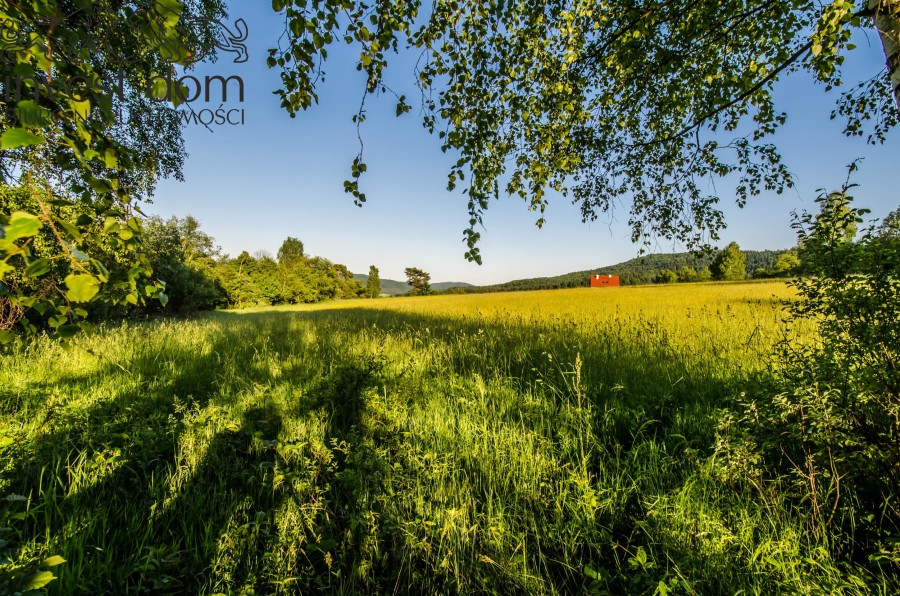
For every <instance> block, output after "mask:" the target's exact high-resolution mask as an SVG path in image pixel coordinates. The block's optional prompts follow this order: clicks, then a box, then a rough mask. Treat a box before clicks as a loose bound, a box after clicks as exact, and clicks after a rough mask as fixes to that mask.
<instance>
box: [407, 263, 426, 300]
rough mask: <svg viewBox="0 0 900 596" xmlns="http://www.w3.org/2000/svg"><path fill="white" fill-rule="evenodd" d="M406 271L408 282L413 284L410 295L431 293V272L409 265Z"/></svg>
mask: <svg viewBox="0 0 900 596" xmlns="http://www.w3.org/2000/svg"><path fill="white" fill-rule="evenodd" d="M404 273H405V274H406V279H407V280H408V281H407V283H408V284H409V285H410V286H412V289H411V290H410V291H409V293H410V295H412V296H426V295H428V294H430V293H431V285H429V283H428V282H430V281H431V276H430V275H429V274H427V273H425V272H424V271H422V270H421V269H418V268H416V267H407V268H406V269H405V270H404Z"/></svg>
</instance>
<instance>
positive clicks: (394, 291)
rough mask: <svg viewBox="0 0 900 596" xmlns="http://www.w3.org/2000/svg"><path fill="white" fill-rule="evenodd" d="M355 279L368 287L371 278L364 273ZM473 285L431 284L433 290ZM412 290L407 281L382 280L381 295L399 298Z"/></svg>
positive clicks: (450, 282)
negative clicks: (367, 283)
mask: <svg viewBox="0 0 900 596" xmlns="http://www.w3.org/2000/svg"><path fill="white" fill-rule="evenodd" d="M353 279H355V280H356V281H358V282H359V283H361V284H362V285H366V282H368V281H369V276H368V275H366V274H364V273H357V274H354V276H353ZM473 287H475V286H473V285H472V284H467V283H464V282H461V281H439V282H437V283H433V284H431V289H432V290H449V289H450V288H473ZM409 290H410V286H409V284H408V283H406V282H405V281H397V280H395V279H382V280H381V293H382V294H387V295H389V296H399V295H401V294H406V293H407V292H408V291H409Z"/></svg>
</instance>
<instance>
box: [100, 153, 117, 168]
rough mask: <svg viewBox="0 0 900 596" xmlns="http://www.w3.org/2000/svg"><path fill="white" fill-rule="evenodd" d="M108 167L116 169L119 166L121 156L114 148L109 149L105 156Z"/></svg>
mask: <svg viewBox="0 0 900 596" xmlns="http://www.w3.org/2000/svg"><path fill="white" fill-rule="evenodd" d="M103 159H104V161H105V162H106V167H107V168H112V169H116V168H118V167H119V158H118V157H117V156H116V152H115V150H114V149H107V150H106V153H105V154H104V156H103Z"/></svg>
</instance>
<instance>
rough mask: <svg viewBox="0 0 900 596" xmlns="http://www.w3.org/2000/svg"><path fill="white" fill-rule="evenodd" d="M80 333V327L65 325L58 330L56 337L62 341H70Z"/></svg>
mask: <svg viewBox="0 0 900 596" xmlns="http://www.w3.org/2000/svg"><path fill="white" fill-rule="evenodd" d="M80 331H81V327H79V326H78V325H63V326H62V327H60V328H59V329H57V330H56V335H58V336H59V337H60V338H62V339H68V338H70V337H74V336H76V335H78V333H79V332H80Z"/></svg>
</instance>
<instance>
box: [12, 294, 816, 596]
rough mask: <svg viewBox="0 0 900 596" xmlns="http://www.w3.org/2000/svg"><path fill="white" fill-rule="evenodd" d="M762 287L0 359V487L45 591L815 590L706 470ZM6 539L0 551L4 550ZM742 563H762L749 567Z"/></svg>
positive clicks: (274, 313)
mask: <svg viewBox="0 0 900 596" xmlns="http://www.w3.org/2000/svg"><path fill="white" fill-rule="evenodd" d="M789 296H790V291H789V290H788V288H787V287H786V286H785V285H784V284H783V283H779V282H769V283H753V284H684V285H676V286H668V287H662V286H659V287H639V288H616V289H599V290H588V289H584V290H561V291H552V292H530V293H510V294H491V295H463V296H438V297H426V298H417V299H383V300H377V301H362V300H361V301H348V302H342V303H336V304H327V305H316V306H309V307H293V308H276V309H261V310H255V311H241V312H237V313H231V312H225V313H213V314H210V315H208V316H205V317H203V318H201V319H195V320H187V321H173V320H160V321H153V322H147V323H129V324H126V325H121V326H112V327H110V328H108V329H105V330H103V331H101V332H100V333H99V334H98V335H97V336H94V337H90V338H80V339H78V340H76V341H75V343H74V345H73V346H71V347H70V348H68V349H64V348H62V347H60V346H58V345H54V344H51V343H49V342H39V343H38V344H37V345H35V346H33V347H31V348H28V349H25V350H21V351H19V352H16V353H12V354H9V355H6V356H4V357H2V359H0V387H2V390H0V391H2V393H0V437H4V436H5V437H11V438H12V439H14V442H13V443H12V444H11V445H10V446H9V447H7V448H6V450H5V452H3V456H4V462H3V468H2V477H0V495H5V494H10V493H14V494H21V495H24V496H27V497H28V498H29V501H28V502H27V503H26V504H22V505H21V509H22V510H23V511H24V510H25V507H26V505H27V508H28V515H27V516H26V518H25V519H24V520H22V521H21V522H20V523H18V524H17V525H16V526H15V528H14V529H15V535H14V536H13V539H14V540H15V544H16V545H17V551H16V552H17V555H18V556H19V557H20V558H27V557H29V556H31V557H40V556H44V555H47V554H61V555H63V556H64V557H65V558H66V559H67V561H68V562H67V563H66V564H65V565H62V566H59V567H57V568H55V572H56V573H57V575H59V578H58V580H56V581H55V582H53V583H51V584H50V585H49V586H48V587H49V588H50V589H51V591H55V592H56V593H64V594H68V593H75V592H89V593H97V592H113V593H121V592H124V591H133V592H148V593H180V592H202V593H215V592H222V593H241V592H242V591H243V592H247V593H249V591H250V590H251V589H255V590H256V593H265V592H285V593H292V592H296V593H307V592H311V591H317V590H326V591H335V592H350V593H355V592H360V591H362V592H395V591H397V592H404V593H405V592H412V593H434V592H447V591H461V592H472V591H475V592H482V591H484V592H492V591H497V592H501V593H513V592H532V593H572V592H584V591H603V590H609V591H610V592H613V593H623V592H624V593H652V592H653V591H654V590H657V589H659V585H660V582H663V584H664V585H665V586H668V587H670V588H672V589H675V590H676V591H680V592H692V591H694V592H697V593H715V592H728V593H731V592H734V591H737V590H738V589H741V588H747V589H749V590H750V591H751V592H752V591H766V592H767V591H769V587H770V586H771V585H773V582H775V583H777V584H778V585H780V586H783V587H784V588H785V589H797V590H803V589H805V588H804V586H809V585H815V582H816V581H823V582H824V581H826V580H824V579H821V578H819V579H816V576H815V575H814V574H811V573H810V572H809V565H806V564H804V565H795V566H793V567H791V566H790V565H788V564H782V563H781V561H784V560H788V559H789V558H790V557H791V556H799V555H796V553H794V551H793V550H791V549H795V548H796V541H795V540H794V541H792V540H791V538H790V537H791V535H792V533H796V532H798V531H800V530H799V529H798V528H799V525H798V526H796V527H795V526H794V525H793V523H792V522H791V516H790V515H789V513H786V514H785V515H784V516H779V517H778V518H777V519H775V518H773V517H772V516H771V515H770V513H768V510H763V509H761V508H759V507H758V506H756V505H754V503H755V501H754V499H753V498H752V496H751V495H742V494H736V493H734V492H733V491H731V490H730V489H728V488H727V487H724V486H723V485H722V483H721V482H720V481H719V480H718V478H717V477H716V475H715V473H714V471H713V470H712V468H711V464H710V458H711V457H712V456H713V450H714V445H715V428H716V422H717V418H718V412H719V409H720V408H721V407H723V406H725V405H726V404H728V403H730V400H732V399H733V398H734V397H735V396H736V395H737V394H738V393H739V392H740V391H742V390H746V389H747V388H748V387H753V386H754V384H756V383H760V382H765V379H766V377H767V375H768V374H769V370H770V368H771V366H772V362H771V359H770V357H769V354H770V353H771V348H772V346H773V344H774V343H775V342H777V341H779V340H781V339H782V338H783V336H784V333H785V329H784V325H783V323H782V322H781V318H782V308H781V303H780V301H781V300H782V299H786V298H788V297H789ZM7 539H8V537H7ZM760 553H765V556H761V555H760Z"/></svg>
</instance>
